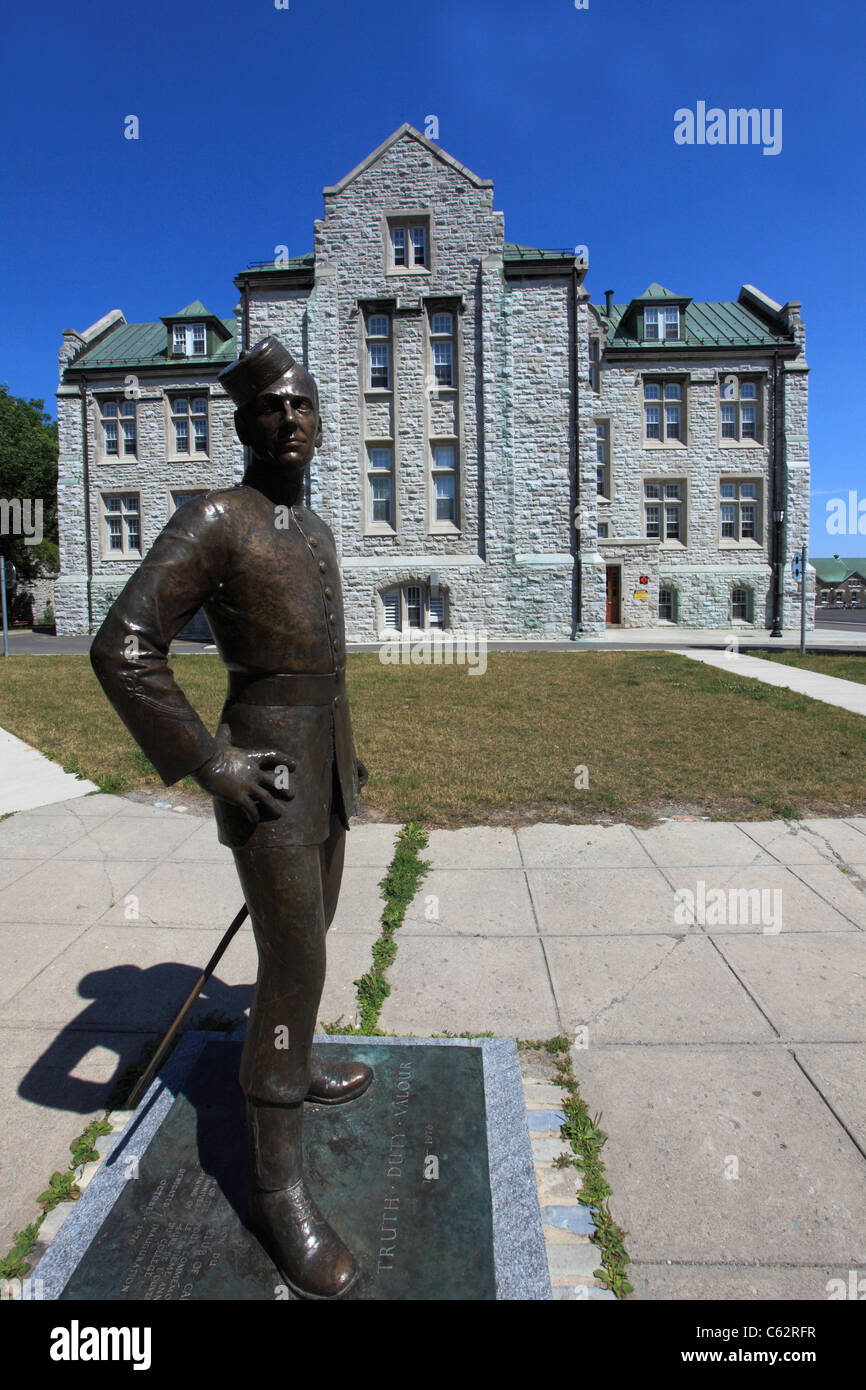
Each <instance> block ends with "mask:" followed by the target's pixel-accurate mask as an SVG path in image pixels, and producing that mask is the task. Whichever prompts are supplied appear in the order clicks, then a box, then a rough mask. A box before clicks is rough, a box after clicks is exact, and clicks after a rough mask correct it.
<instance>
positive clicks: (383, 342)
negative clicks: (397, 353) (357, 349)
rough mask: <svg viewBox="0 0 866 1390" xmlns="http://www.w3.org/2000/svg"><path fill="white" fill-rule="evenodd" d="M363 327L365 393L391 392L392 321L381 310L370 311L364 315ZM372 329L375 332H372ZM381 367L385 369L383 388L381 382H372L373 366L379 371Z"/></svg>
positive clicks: (392, 384) (392, 383)
mask: <svg viewBox="0 0 866 1390" xmlns="http://www.w3.org/2000/svg"><path fill="white" fill-rule="evenodd" d="M383 324H384V325H385V329H386V331H385V332H384V333H383V332H382V331H381V328H382V325H383ZM364 326H365V333H366V345H367V376H366V387H365V389H366V390H367V391H375V392H377V394H378V393H381V392H386V391H392V390H393V388H394V374H393V366H394V356H393V350H392V326H393V319H392V318H391V315H390V314H389V313H386V312H385V311H384V310H382V309H372V310H370V311H369V312H368V313H367V315H366V321H365V325H364ZM373 329H376V330H377V331H375V332H373V331H372V330H373ZM374 358H383V359H384V362H382V361H379V362H374ZM383 365H384V368H385V384H384V386H383V385H382V383H381V382H376V383H374V381H373V368H374V366H376V367H377V368H380V369H381V367H382V366H383Z"/></svg>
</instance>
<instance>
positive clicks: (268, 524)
mask: <svg viewBox="0 0 866 1390" xmlns="http://www.w3.org/2000/svg"><path fill="white" fill-rule="evenodd" d="M200 607H203V608H204V611H205V614H206V616H207V619H208V622H209V623H210V627H211V631H212V633H213V636H214V641H215V642H216V645H217V648H218V650H219V653H220V655H221V657H222V659H223V662H224V664H225V666H226V667H227V669H228V672H229V689H228V695H227V698H226V703H225V706H224V708H223V712H222V716H221V719H220V726H219V729H218V731H217V736H216V739H214V738H213V737H212V736H211V735H210V734H209V733H208V731H207V729H206V728H205V726H204V724H203V723H202V721H201V720H200V719H199V717H198V715H197V714H196V712H195V710H194V709H193V708H192V706H191V705H190V704H189V702H188V700H187V699H186V697H185V695H184V694H183V692H182V691H181V690H180V688H179V686H178V685H177V684H176V682H175V680H174V677H173V675H172V672H171V670H170V668H169V666H168V660H167V657H168V649H169V645H170V643H171V641H172V639H173V638H174V637H176V636H177V634H178V632H179V631H180V630H181V628H182V627H183V626H184V625H185V624H186V623H187V622H188V621H189V619H190V618H191V617H192V616H193V614H194V613H195V612H196V611H197V610H198V609H199V608H200ZM345 643H346V638H345V626H344V618H343V600H342V590H341V586H340V573H339V565H338V561H337V552H336V547H335V545H334V538H333V535H332V534H331V531H330V528H329V527H328V526H326V525H325V523H324V522H323V521H322V519H321V518H320V517H318V516H316V514H315V513H314V512H311V511H309V510H307V509H306V508H305V507H301V506H295V507H293V508H287V507H285V506H275V505H274V503H272V502H270V501H269V500H268V498H267V497H265V496H264V495H263V494H262V493H261V492H259V491H257V490H256V489H255V488H253V487H249V486H240V487H236V488H230V489H227V490H225V491H219V492H211V493H208V494H207V495H206V496H203V497H200V498H195V499H193V500H192V501H190V502H187V503H186V504H185V505H184V506H183V507H181V508H180V509H179V510H178V511H177V512H176V513H175V515H174V516H173V517H172V519H171V521H170V522H169V523H168V525H167V526H166V528H165V530H164V531H163V532H162V533H161V535H160V536H159V537H158V538H157V540H156V542H155V543H154V545H153V547H152V549H151V550H150V552H149V553H148V555H147V556H146V557H145V559H144V560H143V561H142V563H141V565H140V566H139V568H138V569H137V570H136V572H135V574H133V575H132V576H131V578H130V580H129V582H128V583H127V585H126V587H125V589H124V590H123V592H122V594H121V595H120V597H119V598H118V599H117V601H116V603H115V604H114V606H113V608H112V610H111V612H110V613H109V615H108V617H107V618H106V620H105V622H104V623H103V625H102V627H101V628H100V630H99V632H98V634H97V636H96V638H95V639H94V642H93V646H92V649H91V660H92V662H93V666H94V669H95V671H96V673H97V675H98V677H99V680H100V681H101V683H102V685H103V687H104V689H105V691H106V694H107V695H108V698H109V700H110V701H111V703H112V704H113V706H114V708H115V709H116V711H117V713H118V714H119V715H120V717H121V719H122V720H123V721H124V723H125V724H126V726H127V728H128V729H129V730H130V732H131V734H132V735H133V737H134V738H135V740H136V742H137V743H138V744H139V745H140V746H141V748H142V749H143V750H144V752H145V754H146V755H147V757H148V758H149V759H150V761H151V762H152V763H153V765H154V767H155V768H156V769H157V771H158V772H159V774H160V776H161V777H162V779H163V781H164V782H166V783H167V784H170V783H172V782H176V781H177V780H178V779H179V778H181V777H183V776H184V775H186V774H187V773H190V772H193V771H194V770H195V769H196V768H199V767H200V766H201V765H202V763H204V762H206V761H207V759H208V758H210V757H212V756H213V754H214V753H215V752H217V750H218V748H219V746H220V743H231V744H233V745H234V746H235V747H238V748H249V749H256V750H259V751H262V752H264V751H266V750H268V749H275V750H276V751H278V752H279V753H280V754H282V755H284V756H285V760H286V761H285V767H286V769H287V772H286V773H285V774H283V779H284V781H285V778H286V776H287V778H288V788H287V790H288V793H289V799H287V800H283V801H282V802H281V812H280V816H279V818H278V819H273V818H269V819H263V820H261V821H260V822H259V823H258V825H255V826H253V825H252V824H251V823H250V821H249V820H248V818H247V817H246V816H245V815H244V814H243V812H242V811H241V810H240V809H239V808H238V807H235V806H232V805H230V804H229V803H228V802H224V801H220V800H218V799H217V798H214V809H215V813H216V818H217V822H218V825H219V832H220V840H221V841H222V843H223V844H227V845H231V846H232V847H233V848H236V849H239V848H245V849H257V848H265V847H267V846H277V845H310V844H320V843H321V842H322V841H323V840H325V839H326V837H327V835H328V832H329V826H330V816H331V813H332V811H333V812H335V813H336V814H337V815H338V816H339V817H340V820H341V821H342V823H343V824H344V825H345V826H346V827H348V821H349V816H350V815H355V814H357V812H358V809H359V805H358V770H357V762H356V758H355V750H354V744H353V740H352V727H351V721H350V717H349V706H348V701H347V698H346V687H345V669H346V667H345V663H346V657H345V651H346V645H345ZM265 814H267V813H265Z"/></svg>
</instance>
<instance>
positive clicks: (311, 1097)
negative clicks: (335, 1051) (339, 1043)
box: [305, 1052, 373, 1105]
mask: <svg viewBox="0 0 866 1390" xmlns="http://www.w3.org/2000/svg"><path fill="white" fill-rule="evenodd" d="M372 1080H373V1068H372V1067H368V1066H367V1063H366V1062H338V1061H337V1060H336V1058H330V1057H323V1056H322V1055H321V1054H320V1053H318V1052H313V1053H312V1054H311V1056H310V1081H309V1086H308V1089H307V1094H306V1097H305V1099H306V1100H308V1101H312V1102H313V1103H314V1104H315V1105H345V1104H346V1101H349V1100H357V1099H358V1097H359V1096H362V1095H363V1094H364V1092H365V1091H366V1090H367V1088H368V1086H369V1085H370V1083H371V1081H372Z"/></svg>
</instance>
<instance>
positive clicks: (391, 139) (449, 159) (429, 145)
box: [322, 121, 493, 198]
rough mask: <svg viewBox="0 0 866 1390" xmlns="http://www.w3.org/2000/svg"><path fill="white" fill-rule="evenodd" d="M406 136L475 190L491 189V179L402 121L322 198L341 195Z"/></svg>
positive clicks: (324, 189)
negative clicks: (483, 176) (475, 172)
mask: <svg viewBox="0 0 866 1390" xmlns="http://www.w3.org/2000/svg"><path fill="white" fill-rule="evenodd" d="M406 135H410V136H411V137H412V139H413V140H417V141H418V144H419V145H422V146H423V147H424V149H426V150H429V151H430V153H431V154H433V155H435V156H436V158H437V159H438V160H439V161H440V162H441V163H442V164H447V165H448V167H449V168H451V169H455V170H456V171H457V173H459V174H462V175H463V177H464V178H465V179H468V181H469V182H470V183H471V184H474V186H475V187H476V188H492V187H493V180H492V179H480V178H479V177H478V175H477V174H473V172H472V170H471V169H467V168H466V165H465V164H461V163H460V162H459V160H457V159H455V158H454V156H453V155H450V154H448V153H447V151H445V150H443V149H442V148H441V147H440V146H439V145H437V144H436V143H435V142H434V141H433V140H429V139H428V138H427V136H426V135H422V133H421V131H420V130H416V129H415V127H414V126H413V125H410V124H409V122H408V121H404V122H403V124H402V125H401V126H400V127H399V129H397V130H395V131H394V133H393V135H389V136H388V139H387V140H383V141H382V144H381V145H379V146H378V148H377V149H375V150H373V152H372V154H368V155H367V158H366V159H362V161H361V163H360V164H357V165H356V166H355V168H354V169H352V170H351V171H350V172H349V173H348V174H346V175H345V177H344V178H342V179H340V182H339V183H335V184H332V185H331V186H330V187H329V188H323V189H322V193H323V194H324V196H325V197H326V198H328V197H331V196H333V195H334V194H337V193H342V192H343V190H344V189H346V188H348V186H349V184H350V183H354V181H355V179H357V178H359V177H360V175H361V174H363V173H364V172H365V171H366V170H367V169H369V168H370V166H371V164H375V163H376V161H377V160H379V159H381V158H382V155H383V154H386V153H387V151H388V150H390V148H391V146H392V145H395V144H396V143H397V141H398V140H402V139H403V137H404V136H406Z"/></svg>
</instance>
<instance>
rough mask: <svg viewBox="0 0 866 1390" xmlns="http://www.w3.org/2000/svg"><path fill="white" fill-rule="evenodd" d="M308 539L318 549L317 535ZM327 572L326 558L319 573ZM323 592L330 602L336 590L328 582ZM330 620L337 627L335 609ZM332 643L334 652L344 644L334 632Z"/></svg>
mask: <svg viewBox="0 0 866 1390" xmlns="http://www.w3.org/2000/svg"><path fill="white" fill-rule="evenodd" d="M306 540H307V544H308V545H310V546H311V547H312V548H313V550H317V549H318V545H319V542H318V541H317V539H316V537H315V536H307V537H306ZM327 572H328V566H327V565H326V564H325V562H324V560H320V561H319V573H320V574H327ZM323 593H324V595H325V598H326V599H327V600H328V601H329V602H330V600H331V599H332V598H333V597H334V591H333V589H332V588H331V586H330V585H329V584H326V585H325V586H324V589H323ZM328 622H329V623H330V624H331V627H336V624H337V615H336V613H335V612H334V611H333V610H329V612H328ZM331 643H332V645H333V648H334V652H335V653H336V652H338V651H339V650H340V647H341V645H342V644H341V642H340V639H339V637H337V636H336V634H335V633H332V634H331ZM339 703H340V697H339V695H338V696H337V697H336V699H335V700H334V704H335V705H339Z"/></svg>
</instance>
